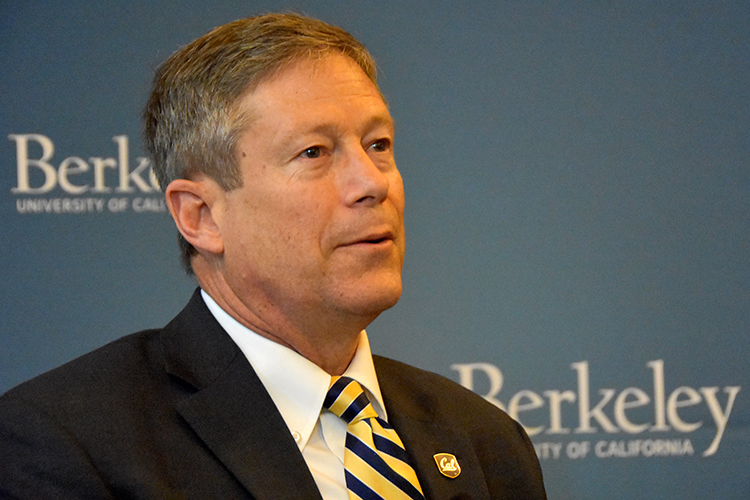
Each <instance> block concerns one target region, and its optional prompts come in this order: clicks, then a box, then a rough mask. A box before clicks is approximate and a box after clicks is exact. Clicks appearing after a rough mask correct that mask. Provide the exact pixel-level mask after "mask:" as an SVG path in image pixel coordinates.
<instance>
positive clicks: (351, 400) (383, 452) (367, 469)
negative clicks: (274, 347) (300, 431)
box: [323, 377, 424, 500]
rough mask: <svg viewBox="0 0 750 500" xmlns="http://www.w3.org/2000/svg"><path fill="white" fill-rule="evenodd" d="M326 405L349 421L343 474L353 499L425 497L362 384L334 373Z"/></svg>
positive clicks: (398, 441) (398, 443) (415, 499)
mask: <svg viewBox="0 0 750 500" xmlns="http://www.w3.org/2000/svg"><path fill="white" fill-rule="evenodd" d="M323 406H324V407H325V408H327V409H329V410H330V411H331V412H332V413H334V414H335V415H336V416H338V417H340V418H341V419H343V420H344V421H345V422H346V423H347V429H346V430H347V434H346V451H345V453H344V474H345V476H346V487H347V488H348V489H349V498H350V499H352V500H355V499H362V500H381V499H386V500H401V499H403V500H406V499H412V500H424V495H423V494H422V488H421V487H420V486H419V481H418V480H417V475H416V474H415V472H414V469H412V468H411V466H410V465H409V463H408V459H407V456H406V451H405V450H404V445H403V443H402V442H401V439H399V437H398V435H397V434H396V431H395V430H393V427H391V426H390V425H389V424H388V422H386V421H385V420H383V419H382V418H379V417H378V414H377V413H376V412H375V409H374V408H373V407H372V404H370V400H369V399H367V395H366V394H365V393H364V391H363V390H362V386H360V385H359V383H358V382H357V381H356V380H353V379H351V378H349V377H334V378H333V381H332V383H331V387H330V389H328V394H327V395H326V399H325V401H324V402H323Z"/></svg>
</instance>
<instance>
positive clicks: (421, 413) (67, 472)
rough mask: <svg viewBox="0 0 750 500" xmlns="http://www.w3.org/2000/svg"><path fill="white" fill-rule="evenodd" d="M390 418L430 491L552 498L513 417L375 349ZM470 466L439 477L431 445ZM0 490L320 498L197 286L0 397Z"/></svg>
mask: <svg viewBox="0 0 750 500" xmlns="http://www.w3.org/2000/svg"><path fill="white" fill-rule="evenodd" d="M375 366H376V370H377V373H378V379H379V382H380V385H381V391H382V393H383V398H384V401H385V405H386V408H387V410H388V415H389V419H390V421H391V424H392V425H393V427H394V428H395V429H396V431H397V432H398V434H399V435H400V436H401V439H402V440H403V441H404V444H405V446H406V449H407V450H408V452H409V455H410V456H411V459H412V464H413V466H414V468H415V470H416V471H417V475H418V476H419V480H420V483H421V484H422V487H423V489H424V492H425V495H426V497H427V498H428V499H447V498H453V499H459V498H460V499H469V498H472V499H487V498H498V499H499V498H507V499H537V498H544V488H543V486H542V478H541V471H540V469H539V464H538V461H537V459H536V455H535V453H534V450H533V447H532V446H531V444H530V442H529V440H528V438H527V437H526V434H525V433H524V432H523V430H522V429H521V428H520V426H519V425H518V424H516V423H515V422H514V421H512V420H511V419H510V418H509V417H508V416H507V415H505V414H504V413H502V412H501V411H499V410H498V409H496V408H495V407H494V406H492V405H490V404H489V403H486V402H485V401H484V400H483V399H482V398H480V397H478V396H476V395H475V394H473V393H471V392H470V391H467V390H465V389H464V388H462V387H460V386H458V385H457V384H455V383H453V382H451V381H449V380H447V379H445V378H443V377H440V376H438V375H435V374H431V373H428V372H424V371H422V370H418V369H416V368H412V367H409V366H407V365H404V364H401V363H398V362H396V361H392V360H388V359H385V358H381V357H375ZM441 452H446V453H452V454H453V455H455V456H456V457H457V458H458V463H459V465H460V466H461V468H462V472H461V474H460V475H459V476H458V477H457V478H455V479H449V478H447V477H444V476H442V475H441V474H440V473H439V471H438V468H437V465H436V464H435V461H434V459H433V455H434V454H435V453H441ZM0 457H2V458H0V498H24V499H29V498H33V499H47V498H50V499H51V498H55V499H58V498H59V499H63V498H64V499H69V498H70V499H72V498H76V499H78V498H92V499H94V498H96V499H102V498H154V499H171V498H185V499H187V498H192V499H200V500H206V499H221V500H227V499H235V498H237V499H240V498H243V499H249V498H255V499H258V500H261V499H268V500H270V499H273V500H278V499H285V498H288V499H295V500H300V499H310V500H313V499H315V500H320V496H319V493H318V490H317V488H316V486H315V483H314V481H313V478H312V476H311V475H310V472H309V470H308V468H307V466H306V464H305V462H304V460H303V458H302V455H301V453H300V452H299V450H298V448H297V445H296V443H295V442H294V439H293V438H292V436H291V435H290V432H289V429H288V428H287V427H286V425H285V423H284V421H283V420H282V418H281V415H280V414H279V413H278V411H277V409H276V407H275V406H274V404H273V401H272V400H271V398H270V396H269V395H268V393H267V392H266V390H265V388H264V387H263V385H262V384H261V382H260V380H259V379H258V377H257V375H256V374H255V372H254V371H253V369H252V367H251V366H250V364H249V363H248V361H247V360H246V358H245V357H244V355H243V354H242V352H241V351H240V350H239V348H238V347H237V346H236V345H235V344H234V342H233V341H232V340H231V338H230V337H229V336H228V335H227V334H226V333H225V332H224V330H223V329H222V328H221V327H220V326H219V324H218V323H217V322H216V320H215V319H214V318H213V316H212V315H211V313H210V312H209V311H208V309H207V308H206V306H205V304H204V302H203V300H202V298H201V297H200V295H199V294H198V293H197V292H196V294H195V295H194V296H193V297H192V299H191V300H190V303H189V304H188V305H187V306H186V307H185V309H184V310H183V311H182V312H181V313H180V314H179V315H178V316H177V317H176V318H174V320H172V321H171V322H170V323H169V324H168V325H167V326H166V327H164V328H163V329H161V330H148V331H144V332H140V333H136V334H133V335H129V336H127V337H124V338H122V339H120V340H117V341H115V342H113V343H111V344H108V345H106V346H104V347H102V348H100V349H98V350H96V351H94V352H92V353H90V354H87V355H85V356H83V357H81V358H78V359H77V360H74V361H72V362H70V363H68V364H66V365H63V366H62V367H60V368H57V369H55V370H53V371H51V372H48V373H46V374H44V375H41V376H39V377H37V378H35V379H33V380H31V381H29V382H26V383H24V384H22V385H20V386H18V387H16V388H15V389H12V390H10V391H8V393H6V394H5V395H4V396H2V398H0Z"/></svg>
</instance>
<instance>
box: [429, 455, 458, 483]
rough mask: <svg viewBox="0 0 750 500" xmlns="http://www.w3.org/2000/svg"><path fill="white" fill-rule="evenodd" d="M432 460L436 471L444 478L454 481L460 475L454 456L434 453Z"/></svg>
mask: <svg viewBox="0 0 750 500" xmlns="http://www.w3.org/2000/svg"><path fill="white" fill-rule="evenodd" d="M433 458H434V459H435V463H436V464H437V466H438V470H439V471H440V473H441V474H442V475H444V476H445V477H449V478H451V479H454V478H457V477H458V475H459V474H461V466H460V465H458V460H456V457H455V455H451V454H450V453H436V454H435V455H433Z"/></svg>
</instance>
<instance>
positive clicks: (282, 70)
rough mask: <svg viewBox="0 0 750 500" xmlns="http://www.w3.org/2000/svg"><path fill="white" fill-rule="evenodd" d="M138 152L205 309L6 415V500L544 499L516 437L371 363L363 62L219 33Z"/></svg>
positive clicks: (375, 181)
mask: <svg viewBox="0 0 750 500" xmlns="http://www.w3.org/2000/svg"><path fill="white" fill-rule="evenodd" d="M145 131H146V142H147V146H148V148H149V150H150V152H151V154H152V156H153V159H154V170H155V172H156V174H157V176H158V178H159V181H160V184H161V185H162V186H165V195H166V200H167V204H168V206H169V209H170V212H171V214H172V217H173V218H174V221H175V223H176V225H177V228H178V229H179V232H180V235H181V248H182V251H183V261H184V262H185V264H186V265H187V266H188V269H189V270H190V271H191V272H194V274H195V277H196V279H197V281H198V283H199V285H200V290H198V291H196V293H195V294H194V296H193V298H192V299H191V301H190V303H189V304H188V305H187V306H186V308H185V309H184V310H183V311H182V312H181V313H180V314H179V315H178V316H177V317H176V318H175V319H174V320H173V321H172V322H170V323H169V324H168V325H167V326H166V327H164V328H163V329H159V330H151V331H146V332H140V333H137V334H134V335H131V336H128V337H125V338H123V339H120V340H119V341H116V342H114V343H112V344H109V345H107V346H105V347H103V348H101V349H99V350H97V351H95V352H94V353H91V354H89V355H86V356H83V357H82V358H79V359H78V360H75V361H73V362H71V363H69V364H67V365H64V366H63V367H61V368H58V369H57V370H53V371H52V372H50V373H48V374H45V375H42V376H41V377H38V378H37V379H34V380H32V381H30V382H27V383H26V384H23V385H21V386H19V387H18V388H16V389H13V390H11V391H9V392H8V393H7V394H6V395H4V396H3V398H2V401H1V402H0V419H1V422H0V443H1V444H0V450H2V456H3V457H4V458H3V465H1V466H0V471H1V472H0V494H1V495H2V497H3V498H159V499H163V498H200V499H205V498H221V499H230V498H257V499H263V498H265V499H281V498H290V499H291V498H295V499H297V498H310V499H313V498H315V499H319V498H321V497H322V498H326V499H346V498H349V495H350V491H356V492H358V493H357V494H358V495H360V496H361V497H363V498H369V497H368V495H371V494H372V495H375V493H374V492H380V491H381V490H380V489H379V488H381V487H382V488H385V490H382V491H385V493H381V495H382V496H384V497H386V498H422V495H424V497H425V498H430V499H438V498H518V499H522V498H523V499H530V498H531V499H534V498H544V488H543V486H542V480H541V472H540V469H539V464H538V462H537V460H536V456H535V454H534V451H533V447H532V446H531V444H530V442H529V440H528V438H527V437H526V435H525V434H524V432H523V430H522V429H521V428H520V426H519V425H518V424H516V423H515V422H513V421H512V420H511V419H510V418H508V417H507V416H506V415H505V414H504V413H502V412H501V411H500V410H498V409H496V408H495V407H494V406H492V405H490V404H489V403H486V402H485V401H484V400H482V399H481V398H479V397H478V396H476V395H474V394H472V393H470V392H469V391H466V390H465V389H463V388H461V387H460V386H458V385H456V384H453V383H452V382H450V381H448V380H446V379H443V378H442V377H439V376H437V375H434V374H430V373H427V372H423V371H421V370H417V369H415V368H411V367H408V366H406V365H403V364H400V363H397V362H395V361H391V360H387V359H384V358H379V357H374V358H373V356H372V355H371V354H370V348H369V344H368V340H367V336H366V334H365V332H364V328H365V327H366V326H367V325H368V324H370V322H372V321H373V320H374V319H375V318H376V317H377V316H378V315H379V314H380V313H381V312H382V311H383V310H385V309H387V308H389V307H391V306H392V305H393V304H395V303H396V301H397V300H398V299H399V296H400V294H401V267H402V263H403V257H404V227H403V209H404V193H403V186H402V182H401V177H400V174H399V172H398V170H397V168H396V165H395V162H394V158H393V140H394V130H393V121H392V119H391V117H390V114H389V112H388V108H387V106H386V104H385V102H384V100H383V98H382V96H381V95H380V92H379V90H378V87H377V85H376V82H375V69H374V63H373V61H372V59H371V58H370V56H369V54H368V53H367V52H366V50H365V49H364V47H362V45H361V44H360V43H359V42H357V41H356V40H354V39H353V38H352V37H351V36H350V35H348V34H347V33H345V32H343V31H342V30H340V29H338V28H334V27H331V26H328V25H326V24H324V23H322V22H319V21H316V20H312V19H308V18H304V17H300V16H296V15H268V16H263V17H258V18H251V19H244V20H240V21H236V22H234V23H230V24H228V25H225V26H222V27H219V28H217V29H215V30H214V31H212V32H210V33H209V34H207V35H205V36H204V37H202V38H201V39H199V40H196V41H195V42H193V43H192V44H190V45H188V46H187V47H185V48H183V49H182V50H180V51H178V52H177V53H175V54H174V55H173V56H171V57H170V58H169V59H168V60H167V61H166V62H165V63H164V65H163V66H162V67H161V68H160V69H159V71H158V72H157V75H156V78H155V84H154V91H153V93H152V96H151V99H150V100H149V104H148V106H147V109H146V113H145ZM339 375H344V378H341V379H339V378H338V376H339ZM352 381H356V382H352ZM342 384H343V385H342ZM360 386H361V387H362V388H364V393H363V394H364V395H362V394H360V389H359V388H360ZM329 387H331V392H329ZM352 391H353V396H358V401H364V402H363V405H362V407H361V408H360V407H358V408H357V410H356V413H357V414H358V416H357V417H356V418H351V415H349V416H347V413H346V411H350V409H351V408H353V407H354V405H355V403H356V402H355V403H351V406H349V405H350V403H349V401H348V400H347V401H346V402H345V403H341V401H342V400H343V399H339V398H344V397H345V395H346V394H348V393H349V392H352ZM365 397H366V398H367V399H362V398H365ZM368 402H369V404H368ZM357 404H358V403H357ZM337 405H339V406H341V405H343V409H345V410H346V409H347V408H349V410H346V411H344V412H343V414H342V415H339V413H341V412H340V411H339V410H338V409H337ZM329 407H330V410H329V409H328V408H329ZM365 414H367V415H365ZM359 419H362V420H359ZM347 424H348V425H347ZM360 424H364V426H363V425H360ZM362 429H364V431H363V430H362ZM362 432H364V434H362ZM355 436H356V438H355ZM385 438H387V439H388V440H389V441H388V443H386V444H385V445H381V444H380V443H381V442H382V441H383V439H385ZM365 442H367V443H369V444H367V445H366V448H365V449H362V448H361V447H360V448H357V446H361V445H360V444H359V443H365ZM367 447H369V448H367ZM357 457H360V458H357ZM393 457H397V460H396V459H394V458H393ZM355 461H357V462H356V463H355ZM368 467H369V469H368ZM373 468H374V469H377V470H378V471H379V474H373V473H372V470H373ZM362 470H366V472H364V473H361V474H360V473H359V472H358V471H362ZM380 474H382V475H383V476H385V477H387V478H390V480H389V481H382V480H381V478H380V477H377V476H379V475H380ZM351 494H352V495H353V493H351ZM351 498H356V497H355V496H351ZM372 498H377V497H374V496H373V497H372Z"/></svg>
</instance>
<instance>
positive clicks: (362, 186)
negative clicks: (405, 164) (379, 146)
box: [340, 147, 396, 206]
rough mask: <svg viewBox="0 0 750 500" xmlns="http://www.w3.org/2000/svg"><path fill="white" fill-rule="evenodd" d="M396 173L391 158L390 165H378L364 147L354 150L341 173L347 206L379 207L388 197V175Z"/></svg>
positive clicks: (347, 158) (348, 155) (348, 156)
mask: <svg viewBox="0 0 750 500" xmlns="http://www.w3.org/2000/svg"><path fill="white" fill-rule="evenodd" d="M391 170H393V171H396V166H395V164H394V163H393V159H392V158H391V160H390V163H389V164H387V165H386V164H378V163H376V162H375V161H374V160H373V159H372V158H371V157H370V156H369V155H368V154H367V151H366V150H364V149H363V148H362V147H356V148H352V151H351V152H350V153H349V154H347V157H346V160H345V164H344V165H343V168H342V171H341V174H340V175H341V183H342V195H343V200H344V203H345V204H346V205H347V206H354V205H357V204H359V205H365V206H367V205H377V204H379V203H382V202H383V200H385V199H386V198H387V197H388V190H389V189H390V181H389V178H388V174H389V173H390V172H391Z"/></svg>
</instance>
